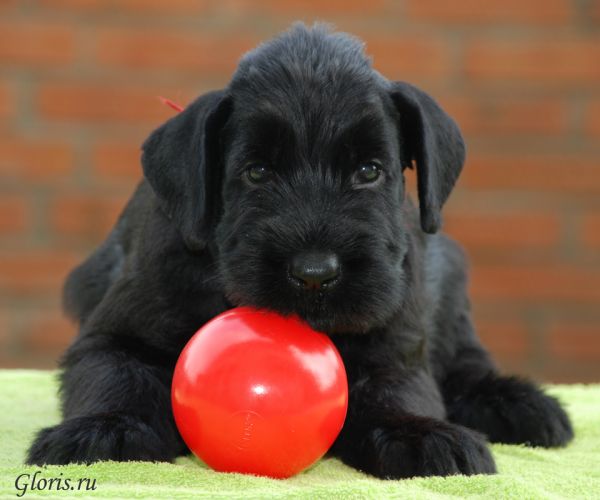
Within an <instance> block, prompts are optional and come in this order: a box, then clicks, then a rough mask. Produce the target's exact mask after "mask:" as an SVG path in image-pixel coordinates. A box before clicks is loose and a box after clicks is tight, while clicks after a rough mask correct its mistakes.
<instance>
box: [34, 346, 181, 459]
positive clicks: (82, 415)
mask: <svg viewBox="0 0 600 500" xmlns="http://www.w3.org/2000/svg"><path fill="white" fill-rule="evenodd" d="M150 356H151V354H150V353H149V352H144V348H143V347H142V346H139V345H138V346H136V349H135V350H132V349H126V347H125V346H119V347H117V346H115V345H110V344H109V343H108V342H107V341H106V339H105V338H102V337H98V338H96V339H95V338H93V337H83V338H81V337H80V338H79V339H78V340H77V341H76V342H75V344H73V346H71V348H70V349H69V351H68V352H67V355H66V357H65V361H64V363H63V365H64V366H65V368H66V369H65V371H64V373H63V375H62V384H61V396H62V403H63V417H64V420H63V421H62V423H60V424H58V425H55V426H53V427H48V428H46V429H42V430H41V431H40V432H39V433H38V434H37V436H36V438H35V440H34V442H33V444H32V445H31V447H30V449H29V453H28V456H27V460H26V462H27V463H29V464H37V465H43V464H67V463H71V462H80V463H90V462H95V461H98V460H119V461H128V460H147V461H170V460H172V459H173V458H175V457H176V456H177V455H178V454H180V453H181V452H182V451H183V450H185V447H184V445H183V442H182V441H181V438H180V437H179V435H178V433H177V430H176V428H175V424H174V421H173V418H172V413H171V408H170V380H171V370H170V369H168V368H167V367H163V366H161V363H160V362H156V361H158V360H156V359H155V360H151V359H150Z"/></svg>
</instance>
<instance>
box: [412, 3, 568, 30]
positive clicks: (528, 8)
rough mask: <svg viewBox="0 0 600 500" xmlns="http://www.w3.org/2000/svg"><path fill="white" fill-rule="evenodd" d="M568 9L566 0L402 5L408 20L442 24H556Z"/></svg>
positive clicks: (566, 13)
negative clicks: (404, 6) (404, 7)
mask: <svg viewBox="0 0 600 500" xmlns="http://www.w3.org/2000/svg"><path fill="white" fill-rule="evenodd" d="M572 11H573V8H572V2H569V1H568V0H486V1H485V2H481V1H480V0H454V1H453V2H440V1H439V0H408V2H407V5H406V13H407V15H408V16H409V17H410V18H411V19H416V20H419V21H426V22H431V21H433V22H439V23H443V24H448V23H464V24H499V23H513V24H515V23H518V24H533V25H548V24H550V25H557V24H563V23H565V22H568V21H569V20H570V19H571V17H572V15H573V12H572Z"/></svg>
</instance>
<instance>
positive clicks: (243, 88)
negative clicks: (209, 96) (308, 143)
mask: <svg viewBox="0 0 600 500" xmlns="http://www.w3.org/2000/svg"><path fill="white" fill-rule="evenodd" d="M386 83H387V80H385V79H384V78H383V77H382V76H381V75H379V73H377V72H376V71H374V70H373V69H372V67H371V61H370V59H369V58H368V57H367V56H366V55H365V53H364V51H363V43H362V42H360V41H359V40H358V39H356V38H354V37H352V36H350V35H346V34H344V33H330V32H329V31H328V29H327V27H325V26H323V25H316V26H315V27H313V28H307V27H306V26H304V25H302V24H299V25H295V26H294V27H293V28H292V29H291V30H289V31H287V32H285V33H283V34H282V35H280V36H278V37H276V38H274V39H273V40H271V41H269V42H267V43H265V44H263V45H261V46H259V47H258V48H256V49H255V50H253V51H251V52H249V53H248V54H246V55H245V56H244V58H243V59H242V61H241V62H240V64H239V67H238V70H237V71H236V73H235V74H234V76H233V79H232V81H231V84H230V92H231V94H232V96H233V97H234V102H235V103H236V108H237V109H238V110H240V111H241V114H245V115H252V114H262V115H271V116H279V117H280V118H282V119H288V120H289V119H290V117H295V118H297V119H299V118H300V117H302V118H304V120H306V119H309V120H310V119H311V118H314V119H315V120H318V119H319V118H321V119H323V118H325V117H326V115H328V114H331V113H333V114H337V116H338V117H340V118H342V117H344V116H347V117H353V116H358V115H360V114H361V113H362V112H363V111H364V110H365V109H367V108H368V109H371V112H373V110H374V109H375V108H377V107H381V99H380V96H379V94H380V92H381V90H382V88H384V87H385V85H386ZM311 121H312V120H311Z"/></svg>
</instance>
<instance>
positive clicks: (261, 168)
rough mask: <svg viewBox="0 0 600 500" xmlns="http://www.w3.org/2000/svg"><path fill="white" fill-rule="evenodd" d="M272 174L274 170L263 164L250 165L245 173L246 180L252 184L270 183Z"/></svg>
mask: <svg viewBox="0 0 600 500" xmlns="http://www.w3.org/2000/svg"><path fill="white" fill-rule="evenodd" d="M272 174H273V172H272V170H271V169H270V168H269V167H267V166H266V165H264V164H262V163H256V164H254V165H250V166H249V167H248V168H247V169H246V172H245V175H246V178H247V179H248V180H249V181H250V182H251V183H252V184H262V183H264V182H266V181H268V180H269V179H270V178H271V176H272Z"/></svg>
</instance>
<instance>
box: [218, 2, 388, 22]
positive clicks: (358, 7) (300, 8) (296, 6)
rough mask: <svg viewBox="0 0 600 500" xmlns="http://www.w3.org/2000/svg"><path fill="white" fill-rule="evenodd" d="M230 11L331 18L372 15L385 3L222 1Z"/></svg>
mask: <svg viewBox="0 0 600 500" xmlns="http://www.w3.org/2000/svg"><path fill="white" fill-rule="evenodd" d="M222 4H224V5H225V6H226V7H227V8H229V9H230V10H233V11H236V12H237V13H238V14H243V13H246V14H255V13H257V12H258V13H269V14H279V15H281V14H287V15H295V16H300V17H303V18H306V17H307V16H311V17H312V16H317V17H318V16H325V15H327V16H332V15H340V14H342V15H348V14H360V15H361V16H365V15H373V14H376V13H377V12H380V11H381V10H382V9H383V8H384V6H385V4H386V2H385V1H384V0H371V1H369V2H365V1H364V0H329V1H327V2H316V1H312V2H307V1H306V0H285V1H281V0H255V1H253V2H248V1H246V0H224V1H223V2H222Z"/></svg>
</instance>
